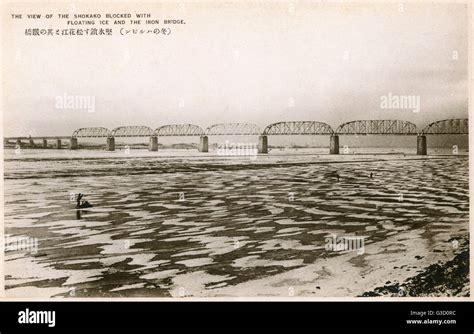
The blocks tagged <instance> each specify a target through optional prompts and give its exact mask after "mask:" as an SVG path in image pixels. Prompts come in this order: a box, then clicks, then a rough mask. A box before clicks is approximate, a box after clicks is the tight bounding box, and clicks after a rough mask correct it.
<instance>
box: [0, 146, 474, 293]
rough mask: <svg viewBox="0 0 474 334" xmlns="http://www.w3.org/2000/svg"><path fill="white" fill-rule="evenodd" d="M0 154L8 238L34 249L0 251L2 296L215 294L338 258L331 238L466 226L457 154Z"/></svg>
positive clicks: (464, 165)
mask: <svg viewBox="0 0 474 334" xmlns="http://www.w3.org/2000/svg"><path fill="white" fill-rule="evenodd" d="M6 151H7V152H6V154H5V233H6V234H7V235H8V236H9V237H10V238H15V237H17V238H18V237H24V238H30V240H36V241H37V249H36V250H35V251H32V250H31V249H29V250H7V252H6V254H5V260H6V266H5V283H6V294H7V296H10V297H15V296H25V295H26V296H47V297H50V296H56V297H60V296H63V297H69V296H75V297H85V296H88V297H90V296H92V297H101V296H105V297H116V296H141V297H143V296H152V297H167V296H173V295H180V296H193V295H194V294H193V293H192V292H190V291H196V289H197V287H199V289H201V290H202V289H205V290H206V291H207V295H211V296H212V291H214V290H215V289H219V288H224V287H230V286H239V284H242V283H248V282H251V281H252V280H256V279H258V280H262V279H265V278H267V277H272V276H273V275H277V274H280V273H283V272H286V271H290V270H294V269H297V268H302V267H304V266H307V265H309V264H313V263H316V262H317V261H318V260H319V259H322V258H327V257H337V256H339V255H340V254H339V253H338V252H334V251H330V250H327V249H326V248H325V238H326V237H327V236H328V235H338V236H352V235H354V236H363V238H364V240H365V244H366V245H370V244H377V243H378V242H381V241H384V240H387V239H388V238H390V237H393V236H396V235H397V234H398V233H402V232H403V233H411V231H414V233H417V234H419V235H420V236H421V238H425V241H426V243H424V245H428V246H424V247H432V248H433V249H434V248H435V247H436V242H437V239H436V236H437V235H438V234H440V235H441V234H443V233H444V234H446V233H448V232H449V233H451V231H455V232H456V233H467V230H468V211H469V191H468V158H467V156H453V157H431V158H420V157H417V156H411V158H407V157H404V156H403V155H391V156H352V157H343V156H341V157H338V158H334V157H332V156H329V155H324V154H321V155H316V153H315V152H313V153H314V154H308V155H305V154H302V155H288V156H286V157H285V156H284V155H277V154H275V155H273V156H272V155H269V156H268V157H265V158H260V156H259V157H257V158H256V159H252V158H248V157H240V158H236V157H233V158H222V157H221V158H219V159H218V158H212V157H206V158H199V157H198V154H197V153H196V152H192V154H191V153H181V157H179V154H177V155H176V156H173V157H172V158H166V157H163V156H161V157H156V156H153V155H150V154H149V153H147V152H145V151H144V152H142V154H138V155H137V156H127V157H126V156H122V155H118V154H116V155H115V156H114V155H113V154H105V153H103V154H102V155H100V154H97V153H93V152H83V153H81V152H80V151H75V152H70V151H62V152H61V153H60V154H59V155H54V154H53V155H52V153H51V152H52V150H45V151H42V150H30V151H29V152H28V153H27V154H24V155H23V156H18V154H16V155H15V154H14V153H13V151H12V150H6ZM152 153H153V152H152ZM280 153H281V152H280ZM78 155H80V156H81V157H82V159H77V157H78ZM168 155H169V154H168ZM186 155H187V156H186ZM336 173H337V175H339V181H338V180H337V176H336ZM370 173H372V176H373V177H372V178H371V177H370ZM78 192H81V193H84V194H85V198H84V199H86V200H88V201H89V202H90V203H92V204H93V205H94V206H93V207H92V208H89V209H84V210H76V209H75V202H74V201H71V199H72V197H71V196H73V195H71V194H74V193H78ZM393 256H396V257H400V256H403V252H397V251H396V248H395V250H394V251H393ZM179 277H181V278H186V279H179ZM252 294H253V295H255V296H259V291H253V292H252Z"/></svg>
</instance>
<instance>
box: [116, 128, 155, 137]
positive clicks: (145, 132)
mask: <svg viewBox="0 0 474 334" xmlns="http://www.w3.org/2000/svg"><path fill="white" fill-rule="evenodd" d="M110 135H111V137H114V138H115V137H152V136H153V135H154V131H153V129H152V128H149V127H148V126H140V125H132V126H120V127H118V128H115V129H113V130H112V131H111V133H110Z"/></svg>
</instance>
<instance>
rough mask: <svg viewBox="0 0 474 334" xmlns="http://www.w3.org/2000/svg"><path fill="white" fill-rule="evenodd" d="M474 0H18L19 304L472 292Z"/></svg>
mask: <svg viewBox="0 0 474 334" xmlns="http://www.w3.org/2000/svg"><path fill="white" fill-rule="evenodd" d="M471 5H472V4H471V3H470V2H469V1H468V2H457V1H451V2H447V1H444V2H436V1H435V2H431V1H430V2H428V1H426V2H411V1H407V2H368V1H364V2H360V1H358V2H340V1H338V2H326V1H277V2H275V1H273V2H271V1H258V2H250V1H229V2H227V1H224V2H216V1H190V2H181V1H166V2H158V1H156V2H153V1H146V2H116V3H113V2H88V1H85V2H82V1H81V2H71V1H59V2H46V1H27V2H24V1H4V2H3V4H2V21H1V22H2V23H1V28H2V29H1V34H2V37H1V38H2V74H3V78H2V83H3V84H2V102H3V103H2V114H3V121H2V132H3V151H2V152H3V159H2V160H3V180H2V182H3V183H2V190H3V208H2V210H3V215H2V216H3V217H2V218H3V233H4V238H2V240H3V247H2V248H3V249H2V251H3V261H2V271H3V275H2V280H3V285H4V286H3V287H2V288H3V289H4V293H3V298H4V299H6V300H15V299H23V300H25V299H26V300H35V299H41V300H50V299H53V300H58V299H65V300H76V299H80V300H82V299H85V300H96V299H100V300H116V299H133V298H139V299H140V300H143V299H144V300H155V299H158V300H164V301H166V300H194V299H200V300H201V299H202V300H207V301H212V300H224V301H231V300H236V299H244V300H262V301H265V300H285V301H286V300H293V301H295V300H296V301H302V300H321V299H323V300H324V299H329V300H333V299H338V298H343V299H344V298H350V299H354V300H360V299H363V300H366V299H376V300H380V299H383V300H385V299H389V300H397V301H400V300H406V299H410V298H414V299H420V300H423V299H426V298H429V299H432V298H435V299H436V298H443V299H444V300H446V299H456V300H458V299H462V300H470V298H471V293H470V275H469V273H470V255H469V254H470V253H469V251H470V250H469V249H470V247H469V245H470V238H469V231H470V224H469V209H470V206H469V203H470V196H469V181H470V180H469V121H468V119H469V115H468V114H469V102H470V101H469V97H470V92H471V90H470V89H472V88H470V85H469V84H470V81H469V80H470V77H469V67H470V66H471V65H470V62H469V59H471V60H472V54H471V53H470V47H471V40H470V34H471V30H472V22H471V11H470V6H471ZM31 309H32V308H31V307H30V310H28V309H26V313H23V314H22V315H20V316H19V319H18V322H19V323H28V321H31V322H33V323H34V322H35V321H38V320H37V319H36V320H35V316H34V315H33V316H30V315H29V313H28V312H30V311H31ZM415 315H416V314H415ZM31 319H33V320H31ZM43 320H44V319H43ZM50 320H51V319H50ZM50 324H52V322H50ZM53 326H54V325H53Z"/></svg>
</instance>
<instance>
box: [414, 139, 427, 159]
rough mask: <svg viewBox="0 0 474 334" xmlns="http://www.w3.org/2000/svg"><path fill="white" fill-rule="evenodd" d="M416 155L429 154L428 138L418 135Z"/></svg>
mask: <svg viewBox="0 0 474 334" xmlns="http://www.w3.org/2000/svg"><path fill="white" fill-rule="evenodd" d="M416 154H418V155H426V154H427V145H426V136H425V135H418V136H416Z"/></svg>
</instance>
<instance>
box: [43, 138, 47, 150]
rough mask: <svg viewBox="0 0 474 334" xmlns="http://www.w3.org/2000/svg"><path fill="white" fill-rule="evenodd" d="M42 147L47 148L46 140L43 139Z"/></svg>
mask: <svg viewBox="0 0 474 334" xmlns="http://www.w3.org/2000/svg"><path fill="white" fill-rule="evenodd" d="M43 148H48V141H47V140H46V139H43Z"/></svg>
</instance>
